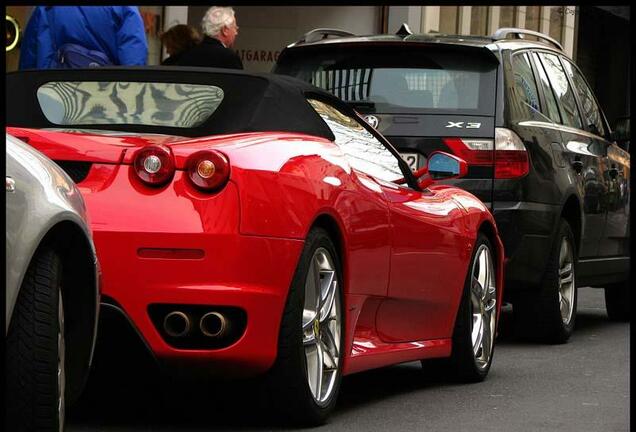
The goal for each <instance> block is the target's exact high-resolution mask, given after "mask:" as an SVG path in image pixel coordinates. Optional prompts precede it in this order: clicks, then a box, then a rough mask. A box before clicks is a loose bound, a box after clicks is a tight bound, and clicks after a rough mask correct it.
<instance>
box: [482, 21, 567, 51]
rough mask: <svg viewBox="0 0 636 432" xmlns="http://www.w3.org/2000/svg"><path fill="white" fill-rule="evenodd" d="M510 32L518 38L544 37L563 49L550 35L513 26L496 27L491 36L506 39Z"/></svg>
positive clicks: (496, 38) (495, 38)
mask: <svg viewBox="0 0 636 432" xmlns="http://www.w3.org/2000/svg"><path fill="white" fill-rule="evenodd" d="M511 34H512V35H516V36H517V37H518V38H519V39H523V35H529V36H536V37H537V38H539V39H544V40H546V41H548V42H550V43H551V44H553V45H554V46H556V47H557V48H558V49H560V50H561V51H563V46H562V45H561V44H560V43H559V42H557V41H556V40H555V39H553V38H551V37H550V36H546V35H544V34H543V33H539V32H536V31H533V30H526V29H522V28H514V27H504V28H500V29H498V30H497V31H496V32H495V33H494V34H493V35H492V36H491V37H492V38H493V39H494V40H502V39H506V38H507V37H508V35H511Z"/></svg>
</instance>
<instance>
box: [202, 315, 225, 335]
mask: <svg viewBox="0 0 636 432" xmlns="http://www.w3.org/2000/svg"><path fill="white" fill-rule="evenodd" d="M199 328H200V329H201V333H203V335H205V336H207V337H212V338H216V337H222V336H224V335H225V334H226V333H227V331H228V330H229V328H230V322H229V321H228V320H227V318H225V316H224V315H223V314H221V313H219V312H208V313H206V314H205V315H203V316H202V317H201V320H200V321H199Z"/></svg>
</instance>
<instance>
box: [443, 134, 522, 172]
mask: <svg viewBox="0 0 636 432" xmlns="http://www.w3.org/2000/svg"><path fill="white" fill-rule="evenodd" d="M444 143H445V144H446V145H447V146H448V147H449V148H450V149H451V150H452V151H453V153H454V154H455V155H457V156H459V157H460V158H462V159H464V160H465V161H466V162H467V163H468V165H482V166H483V165H487V166H491V165H493V156H494V158H495V163H494V165H495V178H496V179H511V178H519V177H523V176H525V175H526V174H528V172H529V171H530V163H529V160H528V151H527V150H526V147H525V146H524V145H523V142H522V141H521V138H519V136H517V134H516V133H514V132H513V131H511V130H510V129H504V128H495V140H494V142H493V140H489V139H466V138H444ZM493 146H494V150H495V151H494V152H493Z"/></svg>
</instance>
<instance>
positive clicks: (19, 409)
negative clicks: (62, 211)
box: [6, 247, 66, 431]
mask: <svg viewBox="0 0 636 432" xmlns="http://www.w3.org/2000/svg"><path fill="white" fill-rule="evenodd" d="M61 276H62V262H61V259H60V257H59V256H58V254H57V253H56V252H54V251H53V250H52V249H50V248H48V247H41V248H40V249H39V250H38V251H37V252H36V253H35V255H34V257H33V259H32V260H31V263H30V265H29V268H28V269H27V272H26V274H25V276H24V281H23V283H22V286H21V287H20V292H19V294H18V299H17V302H16V305H15V309H14V311H13V316H12V319H11V323H10V326H9V332H8V334H7V345H6V346H7V356H6V359H7V367H6V383H7V395H8V396H9V397H7V398H6V408H7V417H6V426H7V427H6V430H11V431H27V430H29V431H30V430H58V431H63V430H64V418H65V385H66V368H65V337H64V306H63V303H62V290H61V280H62V279H61Z"/></svg>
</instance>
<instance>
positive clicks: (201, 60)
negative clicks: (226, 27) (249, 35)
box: [174, 36, 243, 69]
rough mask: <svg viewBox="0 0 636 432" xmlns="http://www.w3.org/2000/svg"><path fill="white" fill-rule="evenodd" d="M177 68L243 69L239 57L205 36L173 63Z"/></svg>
mask: <svg viewBox="0 0 636 432" xmlns="http://www.w3.org/2000/svg"><path fill="white" fill-rule="evenodd" d="M174 64H175V65H177V66H201V67H220V68H229V69H243V63H242V62H241V59H240V58H239V56H238V55H237V54H236V53H235V52H234V51H232V50H231V49H229V48H225V47H224V46H223V44H222V43H221V42H220V41H219V40H217V39H214V38H211V37H209V36H205V37H204V38H203V41H201V43H200V44H198V45H195V46H193V47H192V48H189V49H187V50H186V51H184V52H183V53H182V54H181V55H180V56H179V59H178V60H177V61H176V62H175V63H174Z"/></svg>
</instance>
